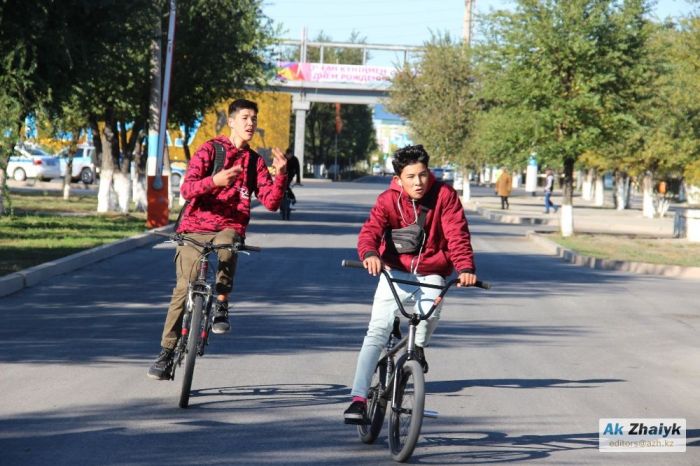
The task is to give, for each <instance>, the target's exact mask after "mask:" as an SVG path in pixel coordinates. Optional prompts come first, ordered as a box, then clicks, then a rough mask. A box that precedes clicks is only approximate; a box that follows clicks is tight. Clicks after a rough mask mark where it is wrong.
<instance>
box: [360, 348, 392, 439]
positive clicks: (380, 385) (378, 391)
mask: <svg viewBox="0 0 700 466" xmlns="http://www.w3.org/2000/svg"><path fill="white" fill-rule="evenodd" d="M385 380H386V358H382V359H381V360H380V361H379V362H378V363H377V367H376V368H375V369H374V375H373V376H372V383H371V384H370V387H369V393H368V394H367V417H368V418H369V422H370V423H369V424H360V425H358V426H357V434H358V435H359V436H360V440H362V441H363V442H364V443H373V442H374V441H375V440H376V439H377V437H379V433H380V432H381V431H382V425H383V424H384V414H385V413H386V399H385V398H383V397H382V395H383V394H384V382H385Z"/></svg>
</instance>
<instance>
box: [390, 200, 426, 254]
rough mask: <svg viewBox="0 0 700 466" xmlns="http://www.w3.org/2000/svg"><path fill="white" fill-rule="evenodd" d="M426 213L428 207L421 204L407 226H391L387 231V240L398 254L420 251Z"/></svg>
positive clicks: (423, 236) (423, 237) (423, 238)
mask: <svg viewBox="0 0 700 466" xmlns="http://www.w3.org/2000/svg"><path fill="white" fill-rule="evenodd" d="M427 215H428V209H426V208H425V207H424V206H421V212H420V215H419V216H418V219H417V220H416V223H413V224H411V225H409V226H407V227H403V228H392V229H391V230H389V231H387V235H386V236H387V238H386V239H387V241H389V242H391V243H392V244H393V245H394V247H395V248H396V252H398V253H399V254H415V253H418V252H420V250H421V248H422V247H423V241H424V240H425V230H423V226H424V225H425V217H426V216H427Z"/></svg>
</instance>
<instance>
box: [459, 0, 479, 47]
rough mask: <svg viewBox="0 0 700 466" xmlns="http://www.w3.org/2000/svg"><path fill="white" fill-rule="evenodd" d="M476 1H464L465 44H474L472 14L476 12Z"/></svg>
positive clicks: (463, 32)
mask: <svg viewBox="0 0 700 466" xmlns="http://www.w3.org/2000/svg"><path fill="white" fill-rule="evenodd" d="M474 3H476V0H464V24H462V38H463V39H464V43H465V44H467V45H471V43H472V13H473V12H474Z"/></svg>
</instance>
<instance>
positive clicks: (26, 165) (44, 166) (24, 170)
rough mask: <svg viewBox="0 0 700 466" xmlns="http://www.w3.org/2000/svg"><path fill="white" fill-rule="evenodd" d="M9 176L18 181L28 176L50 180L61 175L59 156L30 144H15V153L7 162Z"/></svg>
mask: <svg viewBox="0 0 700 466" xmlns="http://www.w3.org/2000/svg"><path fill="white" fill-rule="evenodd" d="M7 176H9V177H12V178H13V179H15V180H16V181H24V180H26V179H27V178H35V179H38V180H50V179H53V178H59V177H60V176H61V166H60V164H59V161H58V157H56V156H55V155H51V154H49V153H47V152H44V151H43V150H42V149H40V148H38V147H33V146H29V145H21V146H15V155H13V156H11V157H10V160H9V161H8V163H7Z"/></svg>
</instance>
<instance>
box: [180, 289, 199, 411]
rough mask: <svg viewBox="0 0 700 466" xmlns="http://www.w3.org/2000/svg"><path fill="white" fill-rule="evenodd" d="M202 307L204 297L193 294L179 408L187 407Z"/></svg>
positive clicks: (197, 347) (197, 345)
mask: <svg viewBox="0 0 700 466" xmlns="http://www.w3.org/2000/svg"><path fill="white" fill-rule="evenodd" d="M203 309H204V299H203V298H202V296H200V295H195V297H194V299H193V300H192V319H191V320H190V330H189V335H188V336H187V352H186V354H185V368H184V370H183V374H182V388H181V389H180V403H179V406H180V407H181V408H187V407H188V406H189V404H190V389H191V388H192V377H193V376H194V363H195V361H196V359H197V351H198V349H199V338H200V331H201V327H202V311H203Z"/></svg>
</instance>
